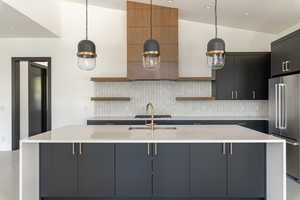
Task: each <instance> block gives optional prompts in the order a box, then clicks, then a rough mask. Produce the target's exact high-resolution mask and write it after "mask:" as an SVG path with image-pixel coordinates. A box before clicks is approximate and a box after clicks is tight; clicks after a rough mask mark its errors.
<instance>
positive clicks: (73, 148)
mask: <svg viewBox="0 0 300 200" xmlns="http://www.w3.org/2000/svg"><path fill="white" fill-rule="evenodd" d="M72 154H73V155H75V144H74V143H72Z"/></svg>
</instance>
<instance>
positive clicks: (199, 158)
mask: <svg viewBox="0 0 300 200" xmlns="http://www.w3.org/2000/svg"><path fill="white" fill-rule="evenodd" d="M265 159H266V157H265V145H264V144H192V145H191V194H192V196H194V197H207V198H208V197H230V198H264V197H265V184H266V182H265V180H266V173H265V172H266V164H265V162H266V161H265Z"/></svg>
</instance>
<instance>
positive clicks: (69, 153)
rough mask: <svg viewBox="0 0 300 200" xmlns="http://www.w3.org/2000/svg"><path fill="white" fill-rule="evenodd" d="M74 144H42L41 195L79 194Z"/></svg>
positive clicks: (67, 195)
mask: <svg viewBox="0 0 300 200" xmlns="http://www.w3.org/2000/svg"><path fill="white" fill-rule="evenodd" d="M74 148H75V146H73V144H41V145H40V177H41V178H40V195H41V197H73V196H76V195H77V171H78V168H77V167H78V166H77V157H76V155H75V154H73V150H75V149H74Z"/></svg>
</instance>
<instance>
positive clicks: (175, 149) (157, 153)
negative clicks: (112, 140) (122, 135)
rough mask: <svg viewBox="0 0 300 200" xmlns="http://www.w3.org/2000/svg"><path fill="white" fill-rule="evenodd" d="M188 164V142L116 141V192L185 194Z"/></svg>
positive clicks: (133, 194)
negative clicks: (150, 142)
mask: <svg viewBox="0 0 300 200" xmlns="http://www.w3.org/2000/svg"><path fill="white" fill-rule="evenodd" d="M189 166H190V163H189V145H188V144H117V145H116V194H117V196H122V197H124V196H126V197H152V196H156V197H178V196H184V197H186V196H188V195H189Z"/></svg>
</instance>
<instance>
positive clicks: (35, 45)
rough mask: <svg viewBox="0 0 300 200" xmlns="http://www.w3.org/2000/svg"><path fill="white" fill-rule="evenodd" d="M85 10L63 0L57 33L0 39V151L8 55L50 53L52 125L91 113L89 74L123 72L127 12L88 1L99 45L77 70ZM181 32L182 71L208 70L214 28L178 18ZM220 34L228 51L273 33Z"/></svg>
mask: <svg viewBox="0 0 300 200" xmlns="http://www.w3.org/2000/svg"><path fill="white" fill-rule="evenodd" d="M61 10H64V11H65V12H60V11H61ZM84 11H85V10H84V7H83V4H77V3H71V2H64V1H61V3H60V7H59V11H58V13H59V12H60V14H61V16H60V17H61V37H60V38H49V39H47V38H44V39H42V38H40V39H29V38H27V39H22V38H20V39H0V52H1V54H0V66H1V67H0V91H1V94H2V95H1V96H0V150H8V149H10V148H11V57H18V56H21V57H22V56H35V57H37V56H51V57H52V78H53V80H52V92H53V94H52V106H53V107H52V113H53V118H52V120H53V128H56V127H61V126H64V125H68V124H81V123H84V122H85V119H87V118H89V117H92V116H93V113H94V107H93V103H91V102H90V101H89V98H90V96H93V95H94V84H93V83H91V82H90V81H89V78H90V77H91V76H97V75H98V76H126V73H127V69H126V67H127V66H126V62H127V61H126V59H127V54H126V49H127V48H126V45H127V43H126V12H124V11H121V10H111V9H105V8H99V7H93V6H91V9H90V16H91V17H90V39H92V40H93V41H94V42H95V43H96V45H97V47H98V55H99V59H98V67H97V69H96V71H94V72H83V71H80V70H79V69H77V67H76V56H75V53H76V46H77V43H78V42H79V40H81V39H83V38H84ZM53 12H54V13H56V10H53ZM49 20H51V19H49ZM179 35H180V75H182V76H189V75H193V76H206V75H208V74H209V73H210V72H209V70H208V69H207V68H206V57H205V48H206V44H207V42H208V40H209V39H211V38H212V37H213V27H212V26H211V25H207V24H200V23H195V22H188V21H180V34H179ZM220 35H221V36H222V37H223V38H224V39H225V40H226V43H227V47H228V50H229V51H267V50H270V45H269V43H270V41H272V40H273V38H274V36H273V35H270V34H264V33H257V32H251V31H243V30H239V29H232V28H221V30H220Z"/></svg>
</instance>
